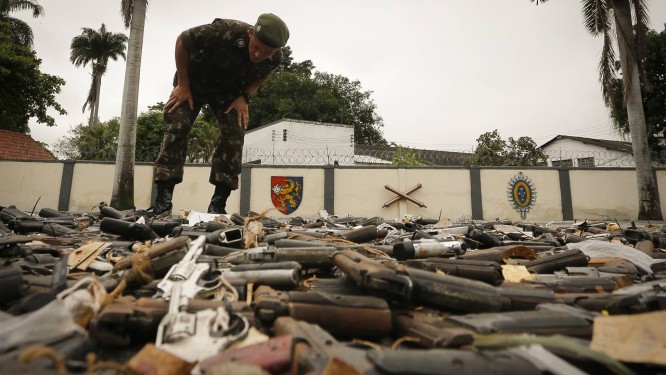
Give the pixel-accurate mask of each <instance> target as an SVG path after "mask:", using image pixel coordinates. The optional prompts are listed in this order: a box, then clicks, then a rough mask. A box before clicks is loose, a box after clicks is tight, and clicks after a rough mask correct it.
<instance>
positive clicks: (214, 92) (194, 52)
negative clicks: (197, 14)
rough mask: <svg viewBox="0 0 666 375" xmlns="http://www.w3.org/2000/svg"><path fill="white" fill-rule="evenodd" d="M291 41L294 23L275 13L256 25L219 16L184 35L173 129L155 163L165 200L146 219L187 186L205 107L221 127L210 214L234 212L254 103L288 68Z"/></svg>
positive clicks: (169, 116)
mask: <svg viewBox="0 0 666 375" xmlns="http://www.w3.org/2000/svg"><path fill="white" fill-rule="evenodd" d="M288 38H289V29H288V28H287V25H285V23H284V22H283V21H282V20H281V19H280V18H279V17H278V16H276V15H274V14H270V13H267V14H262V15H261V16H259V18H258V19H257V22H256V24H255V25H254V26H251V25H249V24H247V23H244V22H241V21H236V20H228V19H219V18H217V19H215V20H214V21H213V23H212V24H209V25H202V26H198V27H194V28H192V29H189V30H186V31H184V32H183V33H181V34H180V35H179V36H178V38H177V39H176V75H175V77H174V89H173V91H172V92H171V96H169V100H168V101H167V103H166V105H165V106H164V110H165V113H164V122H165V124H167V125H169V130H168V131H167V133H166V134H165V136H164V140H163V141H162V147H161V149H160V153H159V155H158V156H157V159H156V160H155V176H154V182H155V185H156V187H157V197H156V198H155V202H154V203H153V205H152V206H151V207H150V208H149V209H148V210H146V211H144V213H145V214H148V215H161V214H165V213H170V212H171V208H172V204H171V198H172V196H173V190H174V187H175V185H176V184H178V183H180V182H182V181H183V166H184V164H185V155H186V151H187V136H188V134H189V132H190V130H191V129H192V125H193V124H194V121H195V119H196V118H197V115H198V114H199V111H200V110H201V106H202V105H204V104H208V105H209V106H210V109H211V110H212V112H213V114H214V115H215V118H216V119H217V121H218V124H219V128H220V136H219V137H218V139H217V146H216V147H215V152H214V154H213V158H212V169H211V173H210V179H209V181H210V183H211V184H213V185H215V193H214V194H213V197H212V198H211V200H210V205H209V206H208V212H209V213H215V214H220V213H222V214H225V213H226V211H225V208H226V202H227V198H228V197H229V195H230V194H231V191H232V190H235V189H238V175H239V174H240V172H241V160H242V151H243V137H244V136H245V129H247V125H248V122H249V108H248V105H249V104H250V98H251V96H252V94H253V93H254V92H255V91H257V89H258V88H259V86H261V84H262V83H263V82H264V81H265V80H266V77H267V76H268V75H269V74H270V72H271V71H273V69H275V68H276V67H277V66H278V65H279V64H280V61H281V60H282V52H281V50H280V48H281V47H284V46H285V45H286V43H287V39H288Z"/></svg>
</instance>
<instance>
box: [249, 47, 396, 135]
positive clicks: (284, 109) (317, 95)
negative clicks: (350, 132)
mask: <svg viewBox="0 0 666 375" xmlns="http://www.w3.org/2000/svg"><path fill="white" fill-rule="evenodd" d="M314 68H315V67H314V65H313V64H312V61H310V60H306V61H303V62H300V63H294V62H293V59H292V57H291V49H290V48H289V47H287V48H284V49H283V61H282V65H281V66H280V67H279V68H278V69H277V70H276V71H275V72H273V74H271V75H270V76H269V77H268V79H267V80H266V82H265V83H264V84H263V85H262V86H261V87H260V88H259V90H258V91H257V93H256V94H255V95H254V97H253V99H252V105H250V126H249V127H248V128H249V129H254V128H257V127H259V126H262V125H265V124H267V123H270V122H273V121H276V120H280V119H282V118H292V119H297V120H307V121H319V122H329V123H339V124H348V125H353V126H354V142H355V143H359V144H367V145H387V144H388V142H387V141H386V140H385V139H384V137H383V135H382V133H381V127H382V126H383V123H382V118H381V117H380V116H379V115H378V114H377V113H376V109H377V106H376V105H375V103H374V102H373V101H372V99H371V98H370V95H371V94H372V92H370V91H364V90H363V88H362V87H361V83H360V82H359V81H351V80H350V79H349V78H347V77H344V76H341V75H334V74H330V73H325V72H314Z"/></svg>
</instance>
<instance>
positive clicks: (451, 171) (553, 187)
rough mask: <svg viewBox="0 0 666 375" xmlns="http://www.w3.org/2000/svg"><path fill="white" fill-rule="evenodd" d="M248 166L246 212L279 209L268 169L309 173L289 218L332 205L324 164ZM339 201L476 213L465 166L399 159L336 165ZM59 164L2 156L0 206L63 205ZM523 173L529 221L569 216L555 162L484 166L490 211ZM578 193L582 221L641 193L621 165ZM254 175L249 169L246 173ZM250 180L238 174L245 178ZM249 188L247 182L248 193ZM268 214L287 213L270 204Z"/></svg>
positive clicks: (186, 196)
mask: <svg viewBox="0 0 666 375" xmlns="http://www.w3.org/2000/svg"><path fill="white" fill-rule="evenodd" d="M114 170H115V167H114V165H113V164H112V163H92V162H76V163H74V170H73V176H72V189H71V192H70V201H69V208H68V210H69V211H73V212H89V211H91V210H93V211H94V210H96V207H97V205H98V204H99V202H101V201H106V202H107V203H108V201H109V199H110V197H111V190H112V180H113V175H114ZM247 171H250V173H251V176H249V177H250V179H249V180H250V186H247V187H244V186H242V185H241V186H240V189H239V190H235V191H234V192H233V193H232V194H231V197H230V198H229V200H228V204H227V211H228V212H239V211H240V206H241V195H242V194H241V190H243V189H250V190H249V196H250V202H249V204H250V209H251V210H254V211H263V210H265V209H268V208H271V207H272V202H271V199H270V188H271V186H270V180H271V176H297V177H303V179H304V186H303V201H302V203H301V205H300V206H299V208H298V209H297V210H296V211H294V212H293V213H292V214H291V215H290V216H302V217H306V218H311V217H315V216H317V213H318V211H319V210H322V209H324V208H325V204H326V201H325V196H324V191H325V184H326V180H325V176H326V171H325V169H324V168H321V167H308V166H302V167H299V166H290V167H279V166H277V167H273V166H258V167H253V168H245V169H244V172H247ZM332 171H333V178H334V187H333V188H334V191H333V199H334V208H333V211H334V213H335V214H336V215H341V216H345V215H353V216H366V217H372V216H381V217H384V218H400V217H402V216H403V215H404V214H415V215H420V216H423V217H428V218H438V217H439V215H440V212H441V215H442V216H441V217H442V218H448V219H451V220H453V221H455V220H458V219H460V218H467V219H469V218H470V217H471V216H472V206H473V205H475V204H478V203H479V202H473V201H472V186H471V182H470V181H471V180H470V170H469V169H467V168H457V167H448V168H447V167H444V168H424V167H413V168H409V167H407V168H393V167H344V166H343V167H339V168H333V170H332ZM62 172H63V163H62V162H25V161H0V176H2V178H0V206H8V205H12V204H13V205H16V206H17V207H18V208H19V209H22V210H24V211H30V210H32V207H33V206H34V205H35V202H36V201H37V198H38V197H40V196H41V199H40V200H39V202H38V204H37V206H36V212H37V211H39V210H40V209H41V208H45V207H48V208H53V209H57V208H58V201H59V195H60V184H61V180H62ZM519 172H523V174H524V175H525V176H527V177H529V178H530V179H531V180H532V182H533V184H534V187H535V189H536V191H537V199H536V204H535V205H534V207H533V208H532V209H531V210H530V211H529V213H528V214H527V218H526V220H528V221H529V220H535V221H536V220H539V221H546V220H562V219H563V214H562V198H561V197H562V192H561V187H560V180H559V170H558V169H548V168H543V167H542V168H531V169H530V168H524V169H511V168H485V169H484V168H481V169H480V171H479V173H480V180H481V186H480V191H481V199H482V200H481V202H480V203H481V205H482V209H483V218H484V219H485V220H493V219H495V218H509V219H512V220H520V214H519V213H518V212H516V211H515V210H514V209H513V208H512V205H511V204H510V202H509V201H508V197H507V188H508V184H509V181H510V180H511V179H512V178H513V177H514V176H516V175H517V174H518V173H519ZM568 173H569V179H570V185H569V186H570V190H571V201H572V206H573V207H572V209H573V216H574V218H575V219H618V220H633V219H636V216H637V214H638V203H637V202H638V193H637V188H636V177H635V171H634V170H633V169H629V168H623V169H617V168H614V169H601V168H599V169H571V170H569V171H568ZM209 174H210V166H209V165H189V164H188V165H186V166H185V175H184V180H183V183H181V184H179V185H177V186H176V189H175V193H174V199H173V204H174V212H175V213H177V212H178V211H179V210H180V209H186V210H197V211H205V210H206V208H207V207H208V203H209V201H210V197H211V195H212V193H213V186H212V185H211V184H209V183H208V177H209ZM656 175H657V183H658V190H659V194H660V199H661V203H662V215H664V218H666V169H664V168H661V169H658V170H657V171H656ZM246 177H247V176H246ZM243 180H244V178H241V182H242V181H243ZM417 184H422V187H421V189H419V190H417V191H415V192H414V193H412V194H410V196H411V197H413V198H414V199H417V200H419V201H421V202H423V203H424V204H425V205H426V206H427V207H418V206H417V205H415V204H414V203H412V202H407V201H404V200H403V201H400V202H398V203H395V204H393V205H391V206H389V207H383V205H384V203H385V202H387V201H389V200H391V199H392V198H393V197H395V194H394V193H392V192H390V191H388V190H387V189H385V186H386V185H390V186H391V187H393V188H396V189H397V190H398V191H400V192H404V191H406V190H408V189H409V188H411V187H412V186H415V185H417ZM134 187H135V189H134V190H135V204H136V205H137V207H139V208H146V207H148V206H149V205H150V194H151V190H152V166H151V165H149V164H141V165H137V166H136V169H135V184H134ZM242 193H243V194H247V190H244V191H243V192H242ZM270 215H271V216H274V217H281V216H283V215H282V214H280V213H278V212H277V211H272V212H271V214H270Z"/></svg>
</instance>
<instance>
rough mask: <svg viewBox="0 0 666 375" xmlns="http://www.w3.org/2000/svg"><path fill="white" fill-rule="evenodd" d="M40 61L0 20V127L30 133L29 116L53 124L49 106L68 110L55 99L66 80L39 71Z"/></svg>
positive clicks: (58, 110) (60, 110)
mask: <svg viewBox="0 0 666 375" xmlns="http://www.w3.org/2000/svg"><path fill="white" fill-rule="evenodd" d="M41 62H42V61H41V60H40V59H38V58H37V54H36V53H35V51H33V50H32V49H31V48H29V47H26V46H23V45H20V44H16V43H15V42H14V37H13V34H12V30H11V27H10V25H9V24H8V23H7V22H0V103H2V104H1V105H0V129H5V130H11V131H15V132H20V133H29V132H30V128H29V127H28V120H29V119H30V118H32V117H36V118H37V122H39V123H43V124H46V125H48V126H54V125H55V119H54V118H53V117H51V116H49V115H48V114H47V111H48V109H49V108H53V109H55V110H56V111H57V112H58V113H60V114H61V115H64V114H66V113H67V112H66V111H65V110H64V109H63V108H62V107H61V106H60V104H59V103H58V102H57V101H56V99H55V95H56V94H57V93H59V92H60V87H61V86H62V85H64V84H65V81H64V80H63V79H62V78H60V77H56V76H52V75H49V74H45V73H42V72H41V71H40V70H39V65H40V64H41Z"/></svg>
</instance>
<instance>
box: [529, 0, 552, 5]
mask: <svg viewBox="0 0 666 375" xmlns="http://www.w3.org/2000/svg"><path fill="white" fill-rule="evenodd" d="M534 1H535V0H530V3H533V2H534ZM539 1H541V2H542V3H545V2H546V1H548V0H536V5H539Z"/></svg>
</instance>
